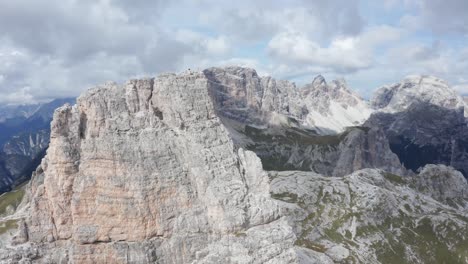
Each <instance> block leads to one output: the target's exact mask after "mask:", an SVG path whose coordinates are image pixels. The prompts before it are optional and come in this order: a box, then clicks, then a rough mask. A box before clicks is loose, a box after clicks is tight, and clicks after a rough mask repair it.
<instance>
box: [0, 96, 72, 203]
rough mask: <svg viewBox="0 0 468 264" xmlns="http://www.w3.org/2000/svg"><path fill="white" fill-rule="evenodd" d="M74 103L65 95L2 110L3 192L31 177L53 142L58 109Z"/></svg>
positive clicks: (0, 179) (0, 189)
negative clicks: (55, 113) (54, 114)
mask: <svg viewBox="0 0 468 264" xmlns="http://www.w3.org/2000/svg"><path fill="white" fill-rule="evenodd" d="M74 102H75V99H72V98H65V99H56V100H53V101H51V102H48V103H43V104H35V105H22V106H8V107H3V108H2V109H0V131H1V133H0V194H2V193H3V192H6V191H9V190H11V189H12V188H14V187H16V186H18V185H20V184H22V183H24V182H25V181H27V180H28V179H29V178H30V177H31V173H32V172H33V171H34V170H35V168H36V167H37V166H38V165H39V163H40V160H41V159H42V158H43V157H44V155H45V149H46V148H47V146H48V144H49V138H50V121H51V120H52V115H53V113H54V110H55V109H56V108H57V107H59V106H62V105H63V104H65V103H74Z"/></svg>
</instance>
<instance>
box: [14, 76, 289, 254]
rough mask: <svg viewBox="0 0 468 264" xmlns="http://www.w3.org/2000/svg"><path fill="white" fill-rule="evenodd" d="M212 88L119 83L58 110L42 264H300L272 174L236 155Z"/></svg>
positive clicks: (40, 202) (35, 203)
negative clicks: (62, 263)
mask: <svg viewBox="0 0 468 264" xmlns="http://www.w3.org/2000/svg"><path fill="white" fill-rule="evenodd" d="M207 85H208V79H207V78H206V77H205V75H204V74H203V73H187V74H182V75H172V74H169V75H163V76H160V77H158V78H157V79H144V80H134V81H129V82H128V83H126V84H125V85H123V86H119V85H116V84H113V83H109V84H106V85H103V86H100V87H97V88H94V89H91V90H89V91H88V92H86V93H85V94H83V95H82V96H81V97H79V98H78V101H77V104H76V105H75V106H65V107H62V108H59V109H58V110H57V111H56V112H55V115H54V120H53V122H52V125H51V127H52V131H51V143H50V147H49V149H48V151H47V156H46V158H45V159H44V160H43V162H42V166H41V169H40V170H39V171H38V174H37V175H36V176H35V177H37V178H39V177H40V178H43V180H42V181H39V180H38V181H33V182H32V186H31V192H32V193H31V205H30V207H31V208H30V214H31V215H30V217H28V219H27V228H28V234H29V243H30V245H29V246H30V247H31V248H32V249H33V250H39V252H40V253H39V256H40V260H41V262H44V263H49V261H58V260H64V261H70V262H76V263H91V262H93V263H94V262H102V261H107V262H113V263H126V262H131V263H154V262H160V263H190V262H193V261H196V262H198V263H213V262H218V261H221V260H226V259H227V260H229V259H230V260H232V262H236V261H237V260H238V261H239V262H241V263H264V262H268V261H273V262H276V263H281V262H284V263H288V262H294V261H295V259H296V254H295V251H294V250H293V242H294V238H295V236H294V234H293V233H292V229H291V228H290V226H289V225H287V223H286V221H284V220H283V219H282V218H281V216H280V214H279V207H278V205H277V203H276V202H275V201H274V200H272V199H271V198H270V194H269V185H268V177H267V175H266V174H265V173H264V172H263V171H262V169H261V163H260V161H259V159H258V158H257V157H256V156H255V154H253V153H251V152H248V151H244V150H242V149H235V148H234V145H233V143H232V141H231V140H230V138H229V137H228V133H227V131H226V129H225V128H224V126H223V125H222V124H221V123H220V121H219V119H218V118H217V116H216V115H215V112H214V108H213V104H212V102H211V99H210V97H209V96H208V89H207ZM18 252H20V251H18Z"/></svg>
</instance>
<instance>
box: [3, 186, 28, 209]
mask: <svg viewBox="0 0 468 264" xmlns="http://www.w3.org/2000/svg"><path fill="white" fill-rule="evenodd" d="M24 193H25V192H24V190H23V189H18V190H14V191H11V192H8V193H4V194H2V195H1V196H0V215H3V214H5V213H6V209H7V207H8V206H10V205H11V206H13V207H14V208H16V207H18V205H19V204H20V203H21V200H23V197H24Z"/></svg>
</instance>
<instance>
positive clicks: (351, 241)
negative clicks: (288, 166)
mask: <svg viewBox="0 0 468 264" xmlns="http://www.w3.org/2000/svg"><path fill="white" fill-rule="evenodd" d="M439 169H440V171H437V170H433V168H425V170H424V171H423V172H422V173H421V174H420V175H419V176H416V177H417V178H418V179H419V178H426V177H428V176H429V175H428V171H429V170H431V171H432V173H433V174H431V175H433V176H434V177H437V178H439V179H440V181H444V183H448V182H451V183H455V182H457V183H463V185H462V186H460V187H461V188H465V190H466V187H467V186H466V181H464V182H463V180H464V178H463V177H461V178H460V173H459V172H454V171H453V170H450V169H446V168H442V167H440V168H439ZM438 172H443V173H442V174H439V173H438ZM269 175H270V178H271V179H272V181H271V190H272V196H273V197H275V198H277V199H279V200H281V201H283V203H282V204H281V205H282V209H283V212H284V214H285V215H287V216H288V218H289V221H290V222H291V225H292V226H293V227H294V232H295V233H296V236H297V240H296V245H298V246H300V247H301V248H300V249H299V251H300V252H302V254H301V255H302V256H303V258H304V260H305V261H304V263H467V262H468V256H467V249H466V244H467V243H468V238H467V237H466V233H467V232H468V214H467V211H466V209H460V207H458V206H454V205H455V204H452V203H451V205H449V204H446V203H441V202H439V201H438V200H434V199H433V198H432V197H431V196H434V198H437V199H438V198H442V197H447V196H450V197H454V196H455V197H457V199H459V201H463V202H465V203H466V202H467V201H468V199H466V195H461V194H460V193H458V190H457V189H458V187H441V186H437V185H433V184H430V183H431V182H433V183H435V182H434V181H431V180H430V179H428V180H427V181H426V180H423V182H428V183H429V184H422V183H421V185H419V186H428V187H429V189H426V191H425V192H424V193H420V192H418V190H417V189H415V185H413V182H412V181H411V180H410V179H408V178H404V177H400V176H398V175H395V174H390V173H387V172H383V171H380V170H373V169H366V170H361V171H356V172H354V173H352V174H350V175H347V176H345V177H343V178H335V177H323V176H321V175H318V174H314V173H312V172H297V171H283V172H269ZM418 181H419V180H418ZM417 188H420V187H417ZM439 188H442V189H445V188H446V189H445V190H440V189H439ZM435 189H437V190H436V192H433V191H434V190H435ZM439 191H441V192H439ZM442 193H443V195H442V197H441V196H440V195H439V194H442ZM425 194H428V195H425ZM463 197H464V198H463Z"/></svg>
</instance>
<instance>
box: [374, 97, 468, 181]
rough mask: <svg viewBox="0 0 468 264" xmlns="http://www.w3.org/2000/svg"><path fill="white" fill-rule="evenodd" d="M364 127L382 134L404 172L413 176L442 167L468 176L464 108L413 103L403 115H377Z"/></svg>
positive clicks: (467, 131) (466, 130) (466, 128)
mask: <svg viewBox="0 0 468 264" xmlns="http://www.w3.org/2000/svg"><path fill="white" fill-rule="evenodd" d="M365 126H369V127H381V128H382V129H383V130H384V131H385V134H386V136H387V138H388V140H389V143H390V148H391V150H392V151H393V152H394V153H395V154H397V155H398V158H399V159H400V161H401V162H402V163H403V164H404V166H405V167H406V168H407V169H411V170H413V171H414V172H416V171H417V170H418V169H419V168H420V167H423V166H425V165H427V164H445V165H450V166H452V167H454V168H456V169H457V170H459V171H461V172H462V173H463V174H464V175H465V177H467V176H468V175H467V173H468V154H467V153H468V140H467V138H468V123H467V122H466V119H465V117H464V115H463V108H461V109H458V110H452V109H448V108H445V107H440V106H437V105H434V104H430V103H414V104H412V105H411V106H409V107H408V108H407V110H406V111H403V112H397V113H384V112H377V113H375V114H373V115H372V116H371V117H370V118H369V120H367V121H366V123H365Z"/></svg>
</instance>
